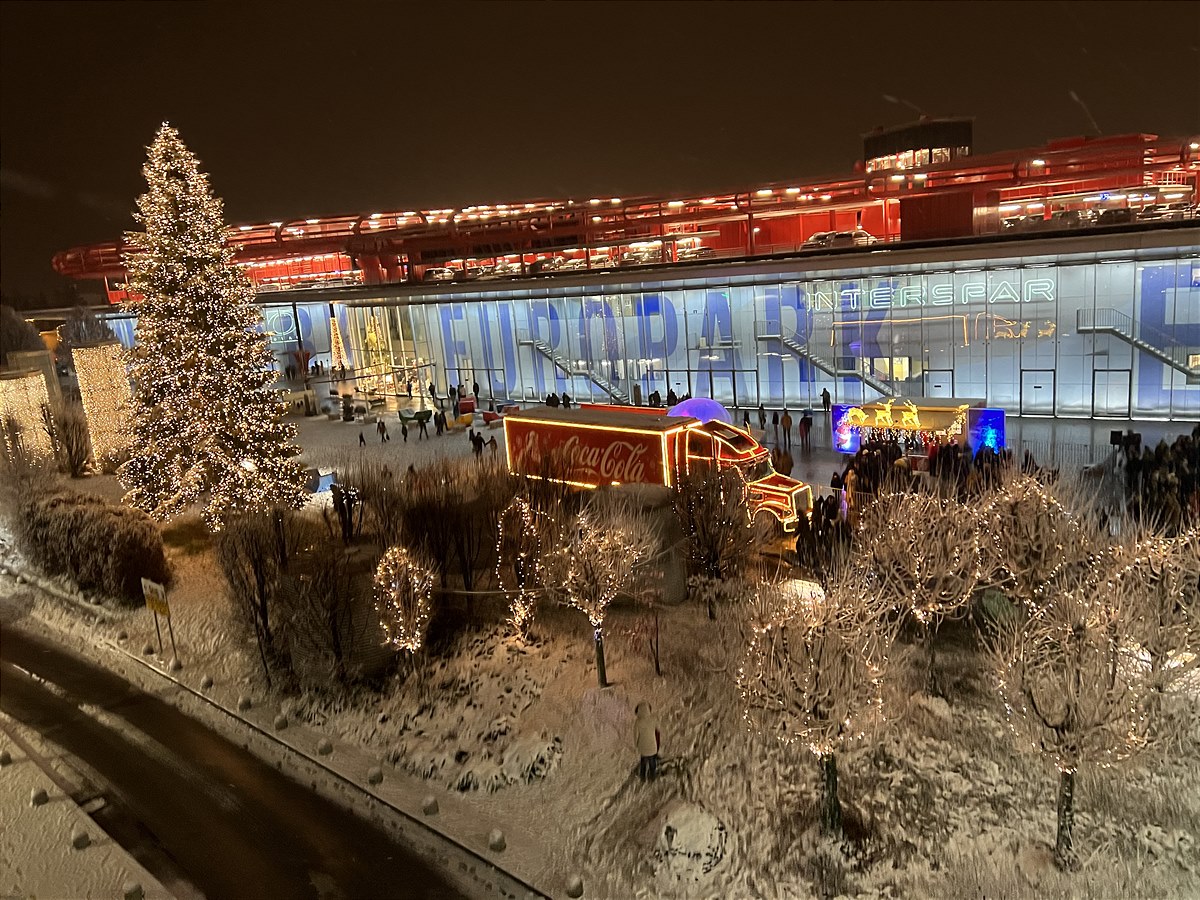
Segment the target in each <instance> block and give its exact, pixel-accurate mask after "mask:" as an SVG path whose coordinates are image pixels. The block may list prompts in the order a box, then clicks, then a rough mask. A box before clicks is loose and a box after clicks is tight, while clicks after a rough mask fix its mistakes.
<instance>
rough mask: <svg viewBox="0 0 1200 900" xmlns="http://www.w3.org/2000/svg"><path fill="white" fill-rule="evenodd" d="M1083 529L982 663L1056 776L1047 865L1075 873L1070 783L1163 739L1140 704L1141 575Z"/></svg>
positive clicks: (1002, 623)
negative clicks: (1090, 767)
mask: <svg viewBox="0 0 1200 900" xmlns="http://www.w3.org/2000/svg"><path fill="white" fill-rule="evenodd" d="M1122 555H1123V554H1122V551H1120V550H1119V549H1116V548H1111V547H1109V546H1107V542H1106V540H1105V539H1104V537H1103V536H1101V535H1100V534H1098V533H1097V532H1096V531H1095V530H1094V529H1090V528H1084V529H1082V530H1081V531H1080V533H1079V537H1078V538H1076V539H1075V540H1072V541H1069V542H1066V543H1064V544H1063V546H1062V554H1061V560H1060V564H1059V565H1058V566H1057V567H1056V571H1055V574H1054V576H1053V578H1052V579H1051V580H1050V581H1049V582H1048V583H1047V584H1046V585H1045V588H1044V590H1043V591H1042V595H1041V601H1040V602H1039V603H1037V604H1035V605H1033V606H1031V607H1021V608H1019V610H1020V611H1019V612H1017V613H1015V614H1014V615H1011V616H1007V617H1001V618H999V619H997V620H996V621H995V623H994V627H993V630H992V632H991V639H990V640H989V641H988V642H987V647H988V654H989V657H990V660H991V664H992V667H993V670H994V674H995V677H996V680H997V684H998V687H999V690H1000V694H1001V696H1002V698H1003V699H1004V703H1005V709H1006V711H1007V713H1008V716H1009V720H1010V722H1011V724H1012V725H1013V726H1014V729H1015V730H1016V731H1017V733H1018V735H1024V736H1026V737H1028V738H1029V740H1030V741H1031V743H1032V746H1033V748H1034V749H1035V750H1036V751H1039V752H1041V753H1043V754H1045V755H1047V756H1049V757H1050V758H1051V759H1053V760H1054V762H1055V765H1056V766H1057V768H1058V771H1059V785H1058V827H1057V835H1056V839H1055V846H1054V860H1055V863H1056V864H1057V865H1058V866H1059V867H1060V868H1062V869H1067V870H1069V869H1071V868H1073V867H1074V866H1075V864H1076V856H1075V850H1074V822H1075V799H1074V796H1075V773H1076V771H1077V770H1078V768H1079V767H1080V766H1081V765H1083V764H1085V763H1108V762H1112V761H1116V760H1121V759H1125V758H1128V757H1130V756H1132V755H1134V754H1135V753H1137V752H1139V751H1141V750H1143V749H1145V748H1146V747H1147V745H1148V744H1149V743H1150V741H1151V740H1153V739H1155V738H1156V737H1157V738H1161V737H1163V736H1164V734H1163V731H1162V729H1161V728H1157V727H1155V726H1156V725H1161V722H1155V721H1154V718H1155V717H1154V709H1153V707H1152V705H1148V704H1147V703H1146V699H1147V693H1148V691H1150V690H1151V685H1152V678H1151V677H1150V676H1149V671H1148V667H1147V666H1145V665H1143V664H1141V662H1140V661H1139V659H1138V652H1137V641H1138V638H1139V636H1140V635H1141V634H1142V625H1143V619H1142V609H1141V607H1142V606H1143V604H1144V603H1145V600H1146V597H1145V583H1144V580H1143V577H1142V573H1141V572H1140V571H1138V570H1139V569H1140V568H1141V567H1142V566H1144V565H1148V563H1147V562H1146V557H1145V556H1144V555H1143V556H1142V557H1141V558H1140V561H1139V560H1129V559H1122Z"/></svg>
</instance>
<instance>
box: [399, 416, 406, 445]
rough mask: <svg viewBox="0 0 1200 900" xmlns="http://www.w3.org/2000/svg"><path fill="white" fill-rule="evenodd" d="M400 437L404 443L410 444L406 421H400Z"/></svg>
mask: <svg viewBox="0 0 1200 900" xmlns="http://www.w3.org/2000/svg"><path fill="white" fill-rule="evenodd" d="M400 437H402V438H404V443H406V444H407V443H408V424H407V423H406V422H404V420H401V421H400Z"/></svg>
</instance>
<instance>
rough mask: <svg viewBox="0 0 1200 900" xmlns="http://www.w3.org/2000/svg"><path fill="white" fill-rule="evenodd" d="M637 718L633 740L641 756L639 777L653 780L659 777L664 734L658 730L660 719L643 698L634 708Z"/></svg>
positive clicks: (643, 779) (634, 724)
mask: <svg viewBox="0 0 1200 900" xmlns="http://www.w3.org/2000/svg"><path fill="white" fill-rule="evenodd" d="M634 713H635V715H636V718H635V719H634V723H633V740H634V744H635V745H636V746H637V752H638V754H639V755H640V756H641V762H639V763H638V777H639V778H641V779H642V781H645V780H646V778H647V777H649V779H650V780H651V781H653V780H654V779H655V778H656V777H658V750H659V746H660V744H661V742H662V736H661V735H660V734H659V731H658V720H657V719H656V718H655V717H654V715H653V714H652V712H651V710H650V704H649V703H647V702H646V701H645V700H643V701H642V702H641V703H639V704H638V705H637V706H636V707H635V708H634Z"/></svg>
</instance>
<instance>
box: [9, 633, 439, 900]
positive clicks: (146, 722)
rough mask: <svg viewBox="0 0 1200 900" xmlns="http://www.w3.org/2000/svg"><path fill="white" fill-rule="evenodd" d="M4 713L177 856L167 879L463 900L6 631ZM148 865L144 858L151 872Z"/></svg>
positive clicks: (164, 707) (57, 653)
mask: <svg viewBox="0 0 1200 900" xmlns="http://www.w3.org/2000/svg"><path fill="white" fill-rule="evenodd" d="M46 682H49V683H50V684H47V683H46ZM81 707H83V708H81ZM0 708H2V709H3V710H4V712H5V713H7V714H8V715H10V716H12V717H13V718H14V719H18V720H20V721H21V722H24V723H26V724H27V725H28V726H30V727H31V728H33V729H35V730H37V731H39V732H41V733H42V734H43V735H44V736H46V737H47V738H48V739H49V740H51V741H53V742H54V743H55V744H57V745H58V746H60V747H62V748H63V749H64V750H66V751H67V752H68V753H70V754H72V755H73V756H75V757H77V758H78V759H80V760H82V761H83V762H84V763H86V765H87V766H89V767H90V768H91V769H92V770H94V772H95V773H98V775H99V777H100V778H102V779H103V781H104V782H105V784H106V787H107V788H108V789H109V791H111V794H110V795H109V796H110V798H111V799H112V800H115V801H116V802H117V803H118V804H119V805H120V806H122V807H123V808H124V810H125V812H126V813H127V818H131V819H132V820H135V821H136V823H137V829H136V830H138V831H140V832H141V839H142V840H143V841H146V840H148V841H150V842H151V843H152V844H154V845H155V853H157V854H158V856H159V857H161V858H163V861H164V862H165V861H166V860H169V864H170V866H171V868H172V870H173V871H172V872H170V873H168V875H169V877H168V878H166V879H164V880H165V881H168V882H169V881H178V879H179V877H182V878H184V879H186V882H187V883H189V884H190V885H191V886H193V887H194V888H195V889H196V890H198V891H200V892H202V893H203V894H204V895H206V896H207V897H210V898H238V897H255V898H259V897H272V898H293V897H294V898H304V897H313V898H331V900H332V898H342V897H345V898H384V897H396V898H443V897H459V896H463V895H462V894H461V893H460V892H459V891H458V890H456V889H455V888H453V887H451V886H450V884H449V883H448V882H447V881H446V880H445V878H444V877H443V876H442V875H441V874H440V873H439V872H438V871H437V870H435V869H434V868H433V867H431V866H430V865H429V864H428V863H427V862H426V861H425V860H424V859H423V858H421V857H419V856H417V855H415V854H414V853H413V852H411V851H410V850H408V849H406V848H404V847H402V846H399V845H398V844H396V843H395V842H394V841H393V840H392V839H391V838H390V837H389V836H388V835H387V834H386V833H385V832H384V831H382V830H380V829H379V828H377V827H375V826H373V825H371V824H370V823H369V822H367V821H365V820H363V819H361V818H359V817H358V816H356V815H354V814H353V813H351V812H349V811H348V810H346V809H344V808H342V807H340V806H338V805H336V804H335V803H333V802H332V801H329V800H326V799H325V798H323V797H321V796H319V795H318V794H316V793H315V792H313V791H311V790H309V789H308V788H306V787H304V786H302V785H300V784H299V783H297V782H295V781H293V780H292V779H290V778H288V777H287V776H286V775H284V774H282V773H280V772H279V771H276V770H275V769H274V768H272V767H271V766H269V765H267V764H266V763H264V762H263V761H262V760H260V759H259V758H258V757H256V756H254V755H253V754H252V753H250V752H249V751H248V750H243V749H242V748H241V747H239V746H237V745H235V744H233V743H231V742H230V741H229V740H227V739H226V738H224V737H222V736H221V735H219V734H217V733H216V732H214V731H212V730H211V729H209V728H208V727H206V726H205V725H203V724H202V723H200V722H198V721H196V720H194V719H192V718H189V717H188V716H186V715H184V714H183V713H181V712H180V711H179V710H177V709H176V708H174V707H173V706H171V705H170V704H168V703H167V702H165V701H163V700H160V699H159V698H157V697H154V696H152V695H150V694H147V693H145V692H143V691H141V690H139V689H138V688H136V687H134V686H133V685H131V684H130V683H129V682H128V681H125V680H124V679H122V678H120V677H119V676H117V675H115V674H113V673H112V672H109V671H107V670H105V669H102V668H100V667H98V666H95V665H93V664H91V663H89V662H87V661H86V660H83V659H81V658H79V657H77V656H75V655H74V654H71V653H69V652H67V651H65V650H64V649H62V648H61V647H57V646H55V645H54V644H51V643H48V642H46V641H43V640H41V639H40V638H36V637H33V636H31V635H29V634H27V633H24V632H22V631H20V630H17V629H14V628H12V627H11V626H6V627H5V628H4V631H3V640H0ZM114 795H115V796H114ZM120 830H122V829H121V828H118V831H120ZM124 830H126V831H129V830H131V829H129V828H125V829H124ZM113 836H114V837H115V838H117V839H118V840H122V838H121V835H120V834H114V835H113ZM122 843H124V841H123V840H122ZM130 849H131V851H133V848H130ZM146 855H147V854H146V853H144V852H143V853H140V854H139V853H137V852H135V856H138V857H139V859H141V860H142V861H143V864H147V861H146V859H145V857H146ZM147 868H150V869H151V871H152V872H154V867H153V866H152V865H150V864H147ZM158 874H159V873H158V872H155V875H156V876H157V875H158Z"/></svg>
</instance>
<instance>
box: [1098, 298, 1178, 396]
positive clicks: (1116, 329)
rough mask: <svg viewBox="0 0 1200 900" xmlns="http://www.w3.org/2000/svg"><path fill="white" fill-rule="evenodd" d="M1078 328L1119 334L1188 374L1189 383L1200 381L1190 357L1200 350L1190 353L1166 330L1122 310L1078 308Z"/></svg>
mask: <svg viewBox="0 0 1200 900" xmlns="http://www.w3.org/2000/svg"><path fill="white" fill-rule="evenodd" d="M1075 330H1076V331H1077V332H1078V333H1080V334H1089V333H1090V334H1111V335H1113V336H1114V337H1118V338H1120V339H1121V340H1123V341H1125V342H1126V343H1127V344H1130V345H1131V346H1133V347H1136V348H1137V349H1138V350H1141V351H1142V352H1143V353H1145V354H1147V355H1148V356H1152V357H1154V358H1155V359H1157V360H1158V361H1159V362H1161V363H1165V364H1166V365H1168V366H1170V367H1171V368H1172V369H1174V370H1175V371H1176V372H1182V373H1183V374H1184V375H1186V376H1187V383H1188V384H1200V365H1189V363H1190V362H1192V360H1191V359H1189V356H1191V357H1193V358H1195V357H1200V353H1195V354H1189V353H1188V348H1187V347H1184V346H1183V345H1181V344H1180V343H1179V342H1178V341H1176V340H1175V338H1174V337H1172V336H1171V335H1169V334H1167V333H1166V332H1165V331H1160V330H1158V329H1157V328H1152V327H1151V326H1149V325H1142V324H1141V323H1139V322H1138V321H1136V320H1135V319H1134V318H1133V317H1132V316H1129V315H1126V314H1125V313H1123V312H1121V311H1120V310H1118V309H1111V308H1109V307H1101V308H1099V309H1096V310H1090V309H1081V310H1078V311H1077V312H1076V313H1075ZM1151 341H1153V343H1151Z"/></svg>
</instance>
